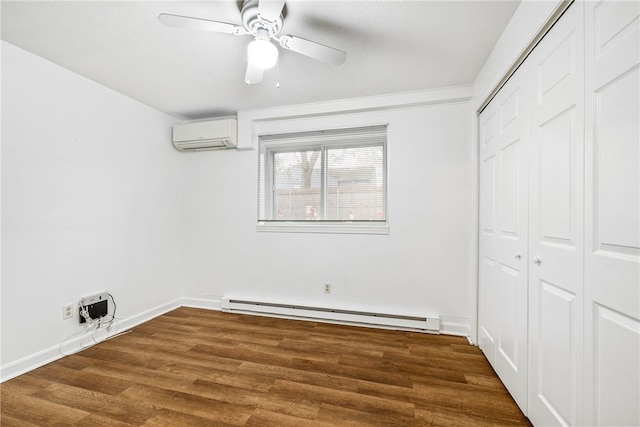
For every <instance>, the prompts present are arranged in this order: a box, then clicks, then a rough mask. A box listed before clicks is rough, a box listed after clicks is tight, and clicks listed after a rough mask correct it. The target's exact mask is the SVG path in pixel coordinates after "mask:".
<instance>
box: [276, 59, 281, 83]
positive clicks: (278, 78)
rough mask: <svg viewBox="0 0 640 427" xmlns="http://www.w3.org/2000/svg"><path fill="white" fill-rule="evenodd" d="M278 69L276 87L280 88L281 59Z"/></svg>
mask: <svg viewBox="0 0 640 427" xmlns="http://www.w3.org/2000/svg"><path fill="white" fill-rule="evenodd" d="M277 67H278V68H277V69H276V88H277V89H280V61H278V64H277Z"/></svg>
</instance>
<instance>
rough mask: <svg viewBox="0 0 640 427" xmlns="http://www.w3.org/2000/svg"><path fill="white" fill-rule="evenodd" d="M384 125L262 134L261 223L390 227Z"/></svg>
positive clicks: (269, 226) (266, 226) (296, 227)
mask: <svg viewBox="0 0 640 427" xmlns="http://www.w3.org/2000/svg"><path fill="white" fill-rule="evenodd" d="M386 135H387V127H386V126H370V127H361V128H350V129H334V130H326V131H313V132H299V133H290V134H280V135H264V136H260V137H259V142H260V174H259V176H260V178H259V179H260V191H259V203H258V205H259V207H258V228H259V229H263V230H266V231H276V230H277V231H328V232H370V233H386V232H388V231H387V228H386V227H387V184H386V183H387V168H386V157H387V155H386V154H387V153H386V139H387V138H386Z"/></svg>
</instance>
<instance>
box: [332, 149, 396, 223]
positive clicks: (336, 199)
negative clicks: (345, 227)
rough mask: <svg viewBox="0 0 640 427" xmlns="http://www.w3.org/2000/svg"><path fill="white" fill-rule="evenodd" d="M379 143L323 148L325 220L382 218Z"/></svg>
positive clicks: (381, 176)
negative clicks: (325, 160)
mask: <svg viewBox="0 0 640 427" xmlns="http://www.w3.org/2000/svg"><path fill="white" fill-rule="evenodd" d="M384 174H385V170H384V149H383V146H382V145H377V146H363V147H351V148H340V149H329V150H327V195H326V197H327V200H326V209H327V218H326V219H327V220H342V221H349V220H353V221H376V220H384V219H385V206H384V196H385V188H384V183H385V177H384Z"/></svg>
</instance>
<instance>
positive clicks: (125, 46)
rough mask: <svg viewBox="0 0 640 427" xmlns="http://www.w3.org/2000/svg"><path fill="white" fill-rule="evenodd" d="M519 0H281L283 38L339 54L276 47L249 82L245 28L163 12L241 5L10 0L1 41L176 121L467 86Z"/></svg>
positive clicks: (222, 10) (228, 17)
mask: <svg viewBox="0 0 640 427" xmlns="http://www.w3.org/2000/svg"><path fill="white" fill-rule="evenodd" d="M518 4H519V3H518V2H517V1H504V0H503V1H479V0H476V1H390V0H387V1H381V0H378V1H366V0H341V1H327V0H313V1H309V0H306V1H301V0H289V1H288V2H287V5H286V8H285V13H286V16H285V23H284V26H283V30H282V32H281V34H292V35H296V36H299V37H303V38H306V39H309V40H313V41H316V42H318V43H322V44H325V45H329V46H332V47H335V48H337V49H340V50H344V51H346V52H347V61H346V63H345V64H343V65H341V66H339V67H334V66H331V65H327V64H324V63H320V62H317V61H315V60H313V59H310V58H307V57H305V56H302V55H300V54H297V53H294V52H291V51H286V50H284V49H280V65H279V80H280V88H276V79H277V74H278V71H277V68H274V69H272V70H269V71H267V72H266V73H265V78H264V81H263V82H262V83H261V84H257V85H246V84H245V83H244V81H243V80H244V74H245V67H246V46H247V44H248V43H249V42H250V41H251V38H250V36H232V35H226V34H219V33H211V32H203V31H194V30H187V29H177V28H168V27H165V26H163V25H162V24H160V22H159V21H158V20H157V16H158V15H159V14H160V13H171V14H177V15H186V16H193V17H199V18H204V19H211V20H217V21H223V22H229V23H233V24H240V6H241V3H240V2H238V1H235V0H219V1H206V2H205V1H124V2H119V1H44V2H36V1H7V0H3V1H2V3H1V4H0V7H1V9H0V13H1V14H2V27H1V28H2V39H3V40H5V41H7V42H9V43H11V44H13V45H15V46H18V47H21V48H23V49H25V50H27V51H30V52H32V53H34V54H36V55H39V56H41V57H43V58H46V59H48V60H50V61H52V62H54V63H56V64H59V65H61V66H63V67H65V68H67V69H69V70H72V71H74V72H76V73H79V74H81V75H83V76H86V77H88V78H89V79H91V80H94V81H96V82H98V83H101V84H103V85H104V86H107V87H109V88H112V89H114V90H116V91H118V92H121V93H123V94H125V95H127V96H130V97H131V98H134V99H136V100H138V101H140V102H143V103H145V104H148V105H150V106H152V107H155V108H156V109H158V110H160V111H164V112H166V113H168V114H171V115H173V116H175V117H178V118H181V119H198V118H205V117H215V116H222V115H227V114H233V113H235V112H236V111H238V110H246V109H252V108H262V107H270V106H277V105H291V104H301V103H309V102H320V101H328V100H337V99H345V98H357V97H363V96H370V95H381V94H388V93H398V92H406V91H415V90H424V89H430V88H437V87H446V86H455V85H462V84H470V83H472V82H473V80H474V79H475V76H476V75H477V73H478V72H479V70H480V68H481V67H482V65H483V63H484V61H485V60H486V58H487V57H488V55H489V54H490V52H491V49H492V48H493V45H494V44H495V42H496V40H497V38H498V37H499V35H500V34H501V32H502V30H503V29H504V27H505V26H506V24H507V23H508V22H509V19H510V18H511V16H512V15H513V13H514V11H515V9H516V8H517V6H518Z"/></svg>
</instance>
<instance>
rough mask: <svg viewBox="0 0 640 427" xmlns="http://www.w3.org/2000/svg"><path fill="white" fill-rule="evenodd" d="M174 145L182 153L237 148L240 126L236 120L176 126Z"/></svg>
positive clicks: (174, 127) (174, 128) (209, 121)
mask: <svg viewBox="0 0 640 427" xmlns="http://www.w3.org/2000/svg"><path fill="white" fill-rule="evenodd" d="M173 145H174V146H175V147H176V148H177V149H178V150H180V151H197V150H220V149H227V148H236V146H237V145H238V124H237V122H236V121H235V120H234V119H221V120H208V121H202V122H191V123H182V124H178V125H174V126H173Z"/></svg>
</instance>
